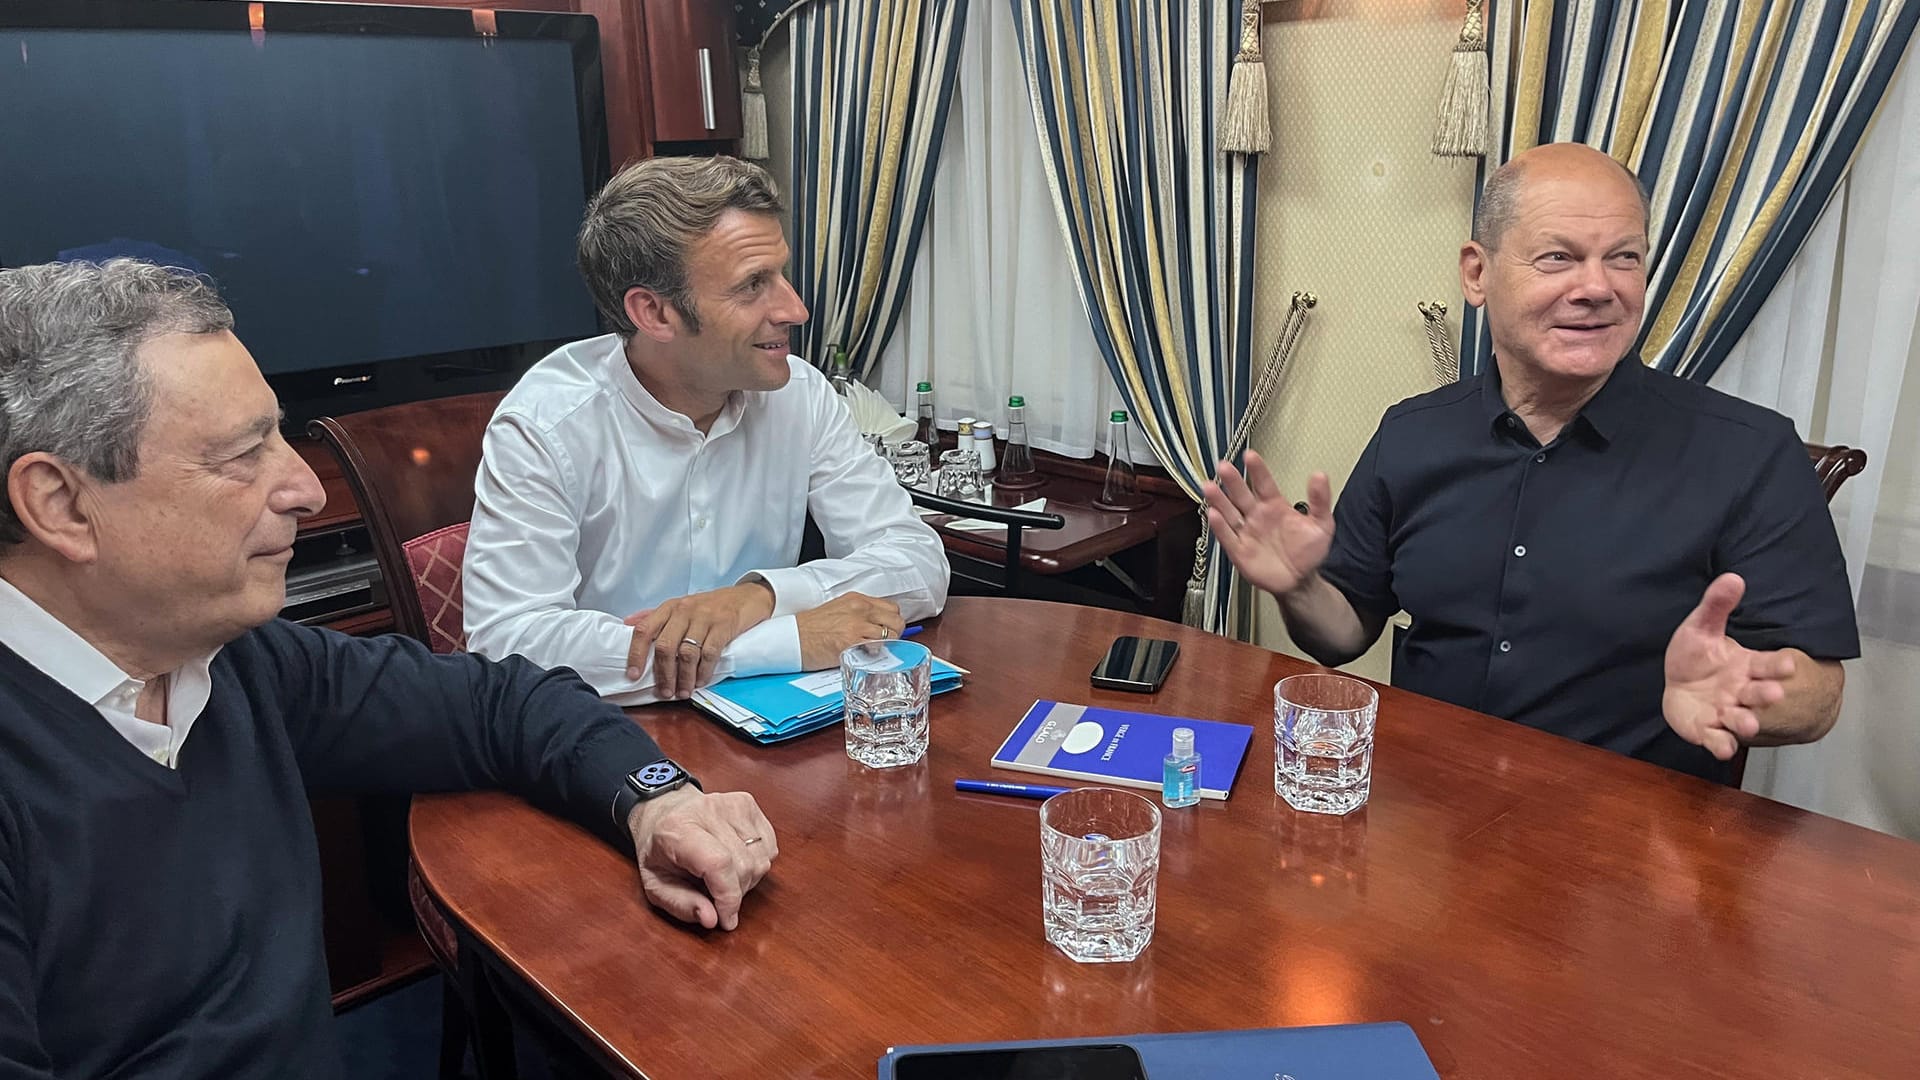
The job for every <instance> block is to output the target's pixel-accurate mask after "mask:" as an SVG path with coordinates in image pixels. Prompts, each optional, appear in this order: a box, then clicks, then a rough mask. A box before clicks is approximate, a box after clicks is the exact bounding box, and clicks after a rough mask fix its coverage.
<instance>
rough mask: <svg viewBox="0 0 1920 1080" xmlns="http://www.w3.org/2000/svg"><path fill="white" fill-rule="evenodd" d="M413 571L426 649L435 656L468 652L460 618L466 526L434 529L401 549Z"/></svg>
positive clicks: (463, 626)
mask: <svg viewBox="0 0 1920 1080" xmlns="http://www.w3.org/2000/svg"><path fill="white" fill-rule="evenodd" d="M400 546H401V547H402V548H403V549H404V550H405V551H406V553H407V567H408V568H409V569H411V570H412V571H413V595H414V599H415V600H416V601H418V603H419V604H420V613H421V614H422V615H424V616H426V620H427V645H428V647H429V648H431V649H432V650H433V651H434V652H437V653H456V652H466V651H467V629H466V626H465V624H464V623H462V622H461V616H460V569H461V566H462V565H463V563H464V562H465V560H466V555H467V523H466V522H464V521H462V522H460V523H459V524H458V525H449V526H447V527H446V528H444V529H435V530H433V531H432V532H430V533H428V534H426V535H425V536H416V537H414V538H413V539H411V540H409V541H407V542H406V543H404V544H402V545H400Z"/></svg>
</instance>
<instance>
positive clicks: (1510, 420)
mask: <svg viewBox="0 0 1920 1080" xmlns="http://www.w3.org/2000/svg"><path fill="white" fill-rule="evenodd" d="M1507 426H1508V427H1510V428H1511V427H1519V426H1520V421H1518V420H1515V419H1514V418H1513V417H1511V416H1509V417H1507Z"/></svg>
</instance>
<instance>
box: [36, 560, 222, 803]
mask: <svg viewBox="0 0 1920 1080" xmlns="http://www.w3.org/2000/svg"><path fill="white" fill-rule="evenodd" d="M0 645H5V646H6V647H7V648H9V649H12V650H13V651H14V653H15V654H17V655H18V656H19V657H20V659H22V660H25V661H26V662H27V663H29V664H32V665H33V666H34V667H36V668H39V669H40V671H41V672H42V673H43V674H45V675H46V676H47V677H48V678H50V679H52V680H53V681H55V682H57V683H59V684H60V685H61V686H63V687H65V688H66V689H67V690H68V691H69V692H71V693H72V694H73V695H74V696H75V697H77V698H79V699H80V700H82V701H84V702H86V703H87V704H89V705H91V706H93V708H94V709H95V710H96V711H97V712H99V713H100V715H101V716H102V717H104V718H105V719H106V721H107V723H109V724H110V725H112V726H113V729H114V730H115V731H118V732H119V733H120V734H121V735H122V736H123V737H125V738H126V740H127V741H128V742H130V743H132V744H133V745H134V746H135V747H136V748H138V749H139V750H140V752H141V753H143V754H146V755H147V756H148V757H151V758H153V759H154V760H155V761H158V762H159V763H160V764H162V765H165V766H167V767H168V768H174V767H176V766H178V764H179V756H180V749H181V747H182V746H183V745H184V744H185V743H186V740H187V732H188V731H189V730H190V729H192V727H193V722H194V721H195V720H197V719H199V717H200V714H201V713H202V712H203V711H205V710H206V707H207V702H208V700H209V699H211V697H212V696H213V677H212V674H211V668H212V666H213V657H214V655H215V654H214V653H208V654H206V655H205V656H200V657H195V658H194V659H192V660H190V661H188V662H187V663H185V664H183V665H181V666H180V667H179V668H177V669H175V670H174V671H172V672H169V674H170V675H172V676H173V677H172V678H171V679H170V680H169V681H168V687H167V723H166V724H154V723H150V722H148V721H145V720H141V719H139V718H137V717H135V716H134V715H133V708H134V702H135V700H136V699H137V698H138V697H139V696H140V691H141V689H142V688H144V686H145V683H143V682H142V681H141V680H139V679H136V678H134V677H133V676H131V675H129V674H127V673H126V672H125V671H122V670H121V669H120V666H119V665H118V664H115V663H114V662H113V661H112V660H109V659H107V657H106V654H104V653H102V652H101V651H100V650H99V649H96V648H94V646H93V643H92V642H90V641H88V640H87V639H86V638H83V637H81V636H80V635H79V634H77V633H75V632H74V630H73V628H72V627H69V626H68V625H67V624H66V623H63V622H61V621H60V620H59V619H57V618H55V617H54V616H53V614H52V613H51V612H49V611H47V609H45V608H43V607H41V606H40V605H39V604H38V603H36V602H34V600H33V598H32V597H29V596H28V595H27V594H25V593H23V592H21V591H20V590H19V589H17V588H15V587H14V585H13V583H12V582H10V581H7V580H6V579H5V578H0Z"/></svg>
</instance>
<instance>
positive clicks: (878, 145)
mask: <svg viewBox="0 0 1920 1080" xmlns="http://www.w3.org/2000/svg"><path fill="white" fill-rule="evenodd" d="M966 11H967V0H814V2H813V3H809V4H807V5H805V6H803V7H801V8H799V9H798V10H797V11H795V12H794V13H793V16H792V18H791V19H790V21H789V26H790V28H791V31H790V32H791V35H792V37H791V41H792V47H793V99H792V100H793V116H792V129H791V130H792V131H793V146H794V154H793V182H792V185H791V187H790V193H791V194H790V198H791V203H792V210H793V263H794V268H793V284H794V288H795V289H796V290H797V291H798V292H799V294H800V298H801V299H802V300H804V301H805V302H806V304H807V307H808V308H809V309H810V310H811V311H812V313H813V317H812V318H811V319H810V320H808V321H807V323H806V324H805V325H803V326H802V327H800V331H799V341H798V343H797V347H798V351H799V354H800V355H801V356H804V357H807V358H808V359H810V360H812V361H813V362H814V363H815V364H816V365H821V366H824V365H825V364H826V363H827V362H828V359H829V357H828V356H827V346H829V345H832V344H836V343H837V344H840V345H843V346H845V347H846V350H847V355H848V357H849V358H850V359H851V360H852V363H853V368H854V371H855V372H856V373H857V374H858V375H859V376H860V377H862V378H865V377H866V375H867V373H868V372H869V371H870V370H871V369H872V367H873V364H874V363H875V361H877V360H878V359H879V357H880V351H881V349H882V348H883V347H885V345H886V343H887V338H888V337H890V336H891V335H892V334H893V328H894V324H895V322H896V321H898V319H899V317H900V307H901V304H902V303H903V302H904V301H905V299H906V295H907V281H908V278H909V277H910V276H911V274H912V271H913V260H914V255H915V253H916V252H917V251H918V250H919V247H920V235H921V231H922V229H923V228H924V227H925V225H926V220H927V206H928V203H929V202H930V201H931V199H932V195H933V174H934V168H935V166H936V165H937V163H938V162H939V157H940V139H941V134H942V132H944V131H945V129H946V123H947V114H948V112H949V106H950V105H951V104H952V101H953V83H954V73H955V72H956V71H957V70H958V67H959V60H960V39H961V34H962V32H963V31H964V30H965V28H966Z"/></svg>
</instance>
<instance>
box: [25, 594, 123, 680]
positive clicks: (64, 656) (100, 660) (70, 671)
mask: <svg viewBox="0 0 1920 1080" xmlns="http://www.w3.org/2000/svg"><path fill="white" fill-rule="evenodd" d="M0 644H4V645H5V646H6V647H7V648H9V649H12V650H13V651H14V652H16V653H18V654H19V656H20V659H22V660H25V661H26V662H27V663H29V664H32V665H33V666H34V667H37V668H39V669H40V670H41V672H43V673H44V674H45V675H46V676H47V677H48V678H50V679H52V680H53V681H54V682H57V683H59V684H60V685H61V686H64V687H66V688H67V689H68V690H70V691H72V692H73V694H74V696H75V697H78V698H79V699H80V700H81V701H84V702H86V703H87V704H89V705H98V704H99V703H100V701H101V700H102V699H103V698H105V697H106V696H107V695H108V694H110V693H112V692H113V691H114V690H116V689H118V688H119V686H120V684H121V683H123V682H126V681H128V679H129V678H131V676H129V675H128V674H127V673H126V672H124V671H121V670H120V666H119V665H118V664H115V663H114V662H113V661H111V660H109V659H107V657H106V654H104V653H102V652H101V651H100V650H99V649H96V648H94V647H93V644H92V643H91V642H89V641H88V640H87V639H86V638H83V637H81V636H80V635H79V634H76V633H74V632H73V630H72V628H70V627H68V626H67V624H66V623H63V622H61V621H60V620H59V619H56V618H54V617H53V615H52V614H51V613H49V612H48V611H47V609H46V608H43V607H41V606H40V605H39V604H37V603H35V602H34V601H33V600H32V598H30V597H28V596H27V594H26V593H23V592H21V591H20V590H19V589H16V588H14V587H13V583H12V582H10V581H8V580H6V579H5V578H0Z"/></svg>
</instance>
